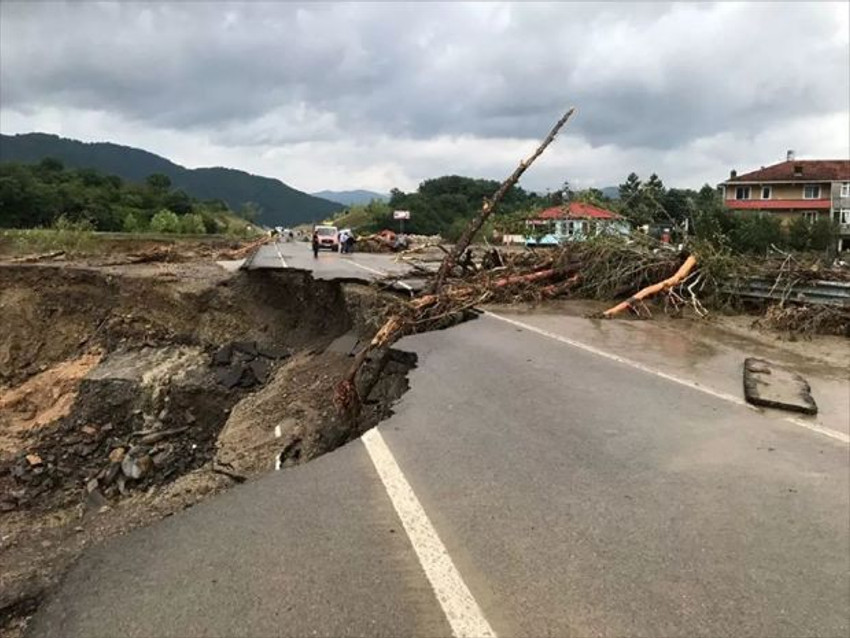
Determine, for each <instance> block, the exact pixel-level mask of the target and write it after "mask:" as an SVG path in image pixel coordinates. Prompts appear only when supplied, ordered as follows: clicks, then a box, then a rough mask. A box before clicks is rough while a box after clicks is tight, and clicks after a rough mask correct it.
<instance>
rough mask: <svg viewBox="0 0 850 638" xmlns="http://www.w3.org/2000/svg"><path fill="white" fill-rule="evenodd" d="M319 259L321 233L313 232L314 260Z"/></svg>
mask: <svg viewBox="0 0 850 638" xmlns="http://www.w3.org/2000/svg"><path fill="white" fill-rule="evenodd" d="M318 258H319V232H318V231H315V230H314V231H313V259H318Z"/></svg>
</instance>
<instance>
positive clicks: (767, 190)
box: [761, 186, 771, 199]
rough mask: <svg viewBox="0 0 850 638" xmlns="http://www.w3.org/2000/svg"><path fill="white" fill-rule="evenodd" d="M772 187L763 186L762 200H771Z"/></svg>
mask: <svg viewBox="0 0 850 638" xmlns="http://www.w3.org/2000/svg"><path fill="white" fill-rule="evenodd" d="M770 191H771V188H770V186H762V187H761V198H762V199H770V194H771V193H770Z"/></svg>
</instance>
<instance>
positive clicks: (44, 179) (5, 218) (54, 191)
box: [0, 158, 247, 234]
mask: <svg viewBox="0 0 850 638" xmlns="http://www.w3.org/2000/svg"><path fill="white" fill-rule="evenodd" d="M68 223H70V224H84V225H85V226H86V227H90V228H91V229H93V230H99V231H126V232H140V231H148V230H150V231H154V232H165V233H191V234H201V233H231V234H239V233H242V232H245V231H246V226H247V220H240V219H238V218H237V217H236V216H235V215H234V214H233V213H231V211H229V210H228V208H227V205H226V204H225V203H224V202H221V201H218V200H210V201H204V202H202V201H199V200H198V199H195V198H193V197H190V196H189V195H187V194H186V192H185V191H182V190H179V189H174V188H172V184H171V180H170V179H169V178H168V177H167V176H166V175H163V174H162V173H155V174H153V175H150V176H148V178H147V179H146V180H145V181H144V182H143V183H140V184H139V183H134V182H127V181H124V180H122V179H121V178H120V177H118V176H116V175H104V174H103V173H100V172H99V171H96V170H94V169H91V168H81V169H68V168H65V166H64V165H63V164H62V162H60V161H59V160H56V159H52V158H48V159H44V160H41V161H40V162H39V163H37V164H18V163H15V162H6V163H3V164H0V227H3V228H36V227H51V226H57V225H63V224H68Z"/></svg>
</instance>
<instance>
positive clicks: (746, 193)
mask: <svg viewBox="0 0 850 638" xmlns="http://www.w3.org/2000/svg"><path fill="white" fill-rule="evenodd" d="M749 198H750V187H749V186H739V187H738V188H736V189H735V199H749Z"/></svg>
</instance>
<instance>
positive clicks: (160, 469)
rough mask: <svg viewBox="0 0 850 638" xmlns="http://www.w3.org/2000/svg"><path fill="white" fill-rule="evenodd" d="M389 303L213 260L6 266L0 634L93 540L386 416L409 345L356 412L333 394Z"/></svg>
mask: <svg viewBox="0 0 850 638" xmlns="http://www.w3.org/2000/svg"><path fill="white" fill-rule="evenodd" d="M383 303H384V302H383V301H382V299H381V298H380V297H379V296H378V295H377V294H376V293H375V292H374V291H373V290H371V289H369V288H366V287H360V286H354V285H346V286H342V285H340V284H337V283H334V282H322V281H314V280H312V278H310V277H309V275H307V274H304V273H281V272H277V273H275V272H256V271H254V272H237V273H228V272H226V271H225V270H224V269H222V268H220V267H219V266H216V265H215V264H213V263H203V262H194V263H184V264H154V265H151V264H140V265H136V266H125V267H100V268H91V267H74V266H72V265H63V266H42V265H20V264H18V265H0V326H2V330H0V528H2V534H0V563H2V564H3V570H2V575H0V635H9V636H13V635H19V634H20V633H21V632H22V630H23V627H24V626H25V621H26V618H27V617H28V616H29V615H30V614H31V613H32V612H33V611H34V610H35V608H36V607H37V605H38V603H39V601H40V600H41V598H42V596H43V594H44V592H45V591H46V589H47V588H48V587H50V586H52V585H53V584H54V583H55V582H56V580H57V579H58V577H59V576H60V575H61V573H62V572H63V571H64V570H65V569H66V568H67V567H68V565H69V564H70V563H71V562H72V561H73V560H74V559H75V558H76V556H78V555H79V553H80V552H81V551H82V550H83V549H84V548H85V547H86V546H88V545H91V544H92V543H97V542H99V541H101V540H103V539H105V538H107V537H109V536H112V535H114V534H118V533H122V532H125V531H127V530H129V529H132V528H134V527H137V526H139V525H144V524H147V523H150V522H153V521H155V520H157V519H159V518H162V517H163V516H168V515H170V514H172V513H174V512H175V511H178V510H180V509H182V508H185V507H188V506H190V505H192V504H193V503H195V502H197V501H198V500H200V499H201V498H204V497H205V496H207V495H209V494H211V493H215V492H217V491H220V490H222V489H225V488H227V487H228V486H229V485H232V484H233V483H234V482H241V481H243V480H247V479H250V478H251V477H252V476H256V475H258V474H261V473H264V472H267V471H270V470H273V468H274V467H275V466H276V464H281V465H283V466H284V467H286V466H289V465H292V464H297V463H303V462H306V461H308V460H310V459H312V458H314V457H316V456H318V455H320V454H323V453H324V452H327V451H330V450H332V449H334V448H336V447H338V446H340V445H343V444H344V443H346V442H348V441H350V440H352V439H353V438H355V437H357V436H359V435H360V434H361V433H362V432H363V431H365V430H366V429H368V428H369V427H371V426H373V425H375V424H376V423H377V422H378V421H380V420H381V419H382V418H384V417H386V416H387V415H388V414H389V413H390V410H391V405H392V403H393V402H394V401H395V400H396V399H397V398H398V397H399V396H401V394H402V393H403V392H404V391H405V390H406V389H407V379H406V375H407V371H408V370H409V369H410V368H411V367H413V366H414V365H415V356H414V355H411V354H408V353H403V352H399V351H396V350H389V351H386V352H383V353H380V355H379V356H376V357H375V359H374V361H372V362H370V365H369V366H367V369H366V374H368V375H372V383H369V384H368V385H369V387H371V388H372V389H371V392H370V395H369V396H368V397H367V398H366V401H365V409H364V410H363V411H362V412H361V414H360V415H359V417H358V419H357V420H356V422H349V421H347V420H344V419H341V418H340V417H339V416H338V415H337V413H336V411H335V410H334V408H333V403H332V396H333V387H334V384H335V383H336V381H337V380H338V379H340V378H341V377H342V376H343V374H344V372H345V370H346V369H347V368H348V367H349V366H350V364H351V354H352V353H353V352H354V351H355V350H356V349H357V348H358V347H360V344H361V343H362V342H363V341H362V340H363V339H365V338H368V336H369V335H370V332H371V331H373V330H374V326H375V324H376V323H377V322H378V321H379V315H380V309H381V307H382V305H383Z"/></svg>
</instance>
